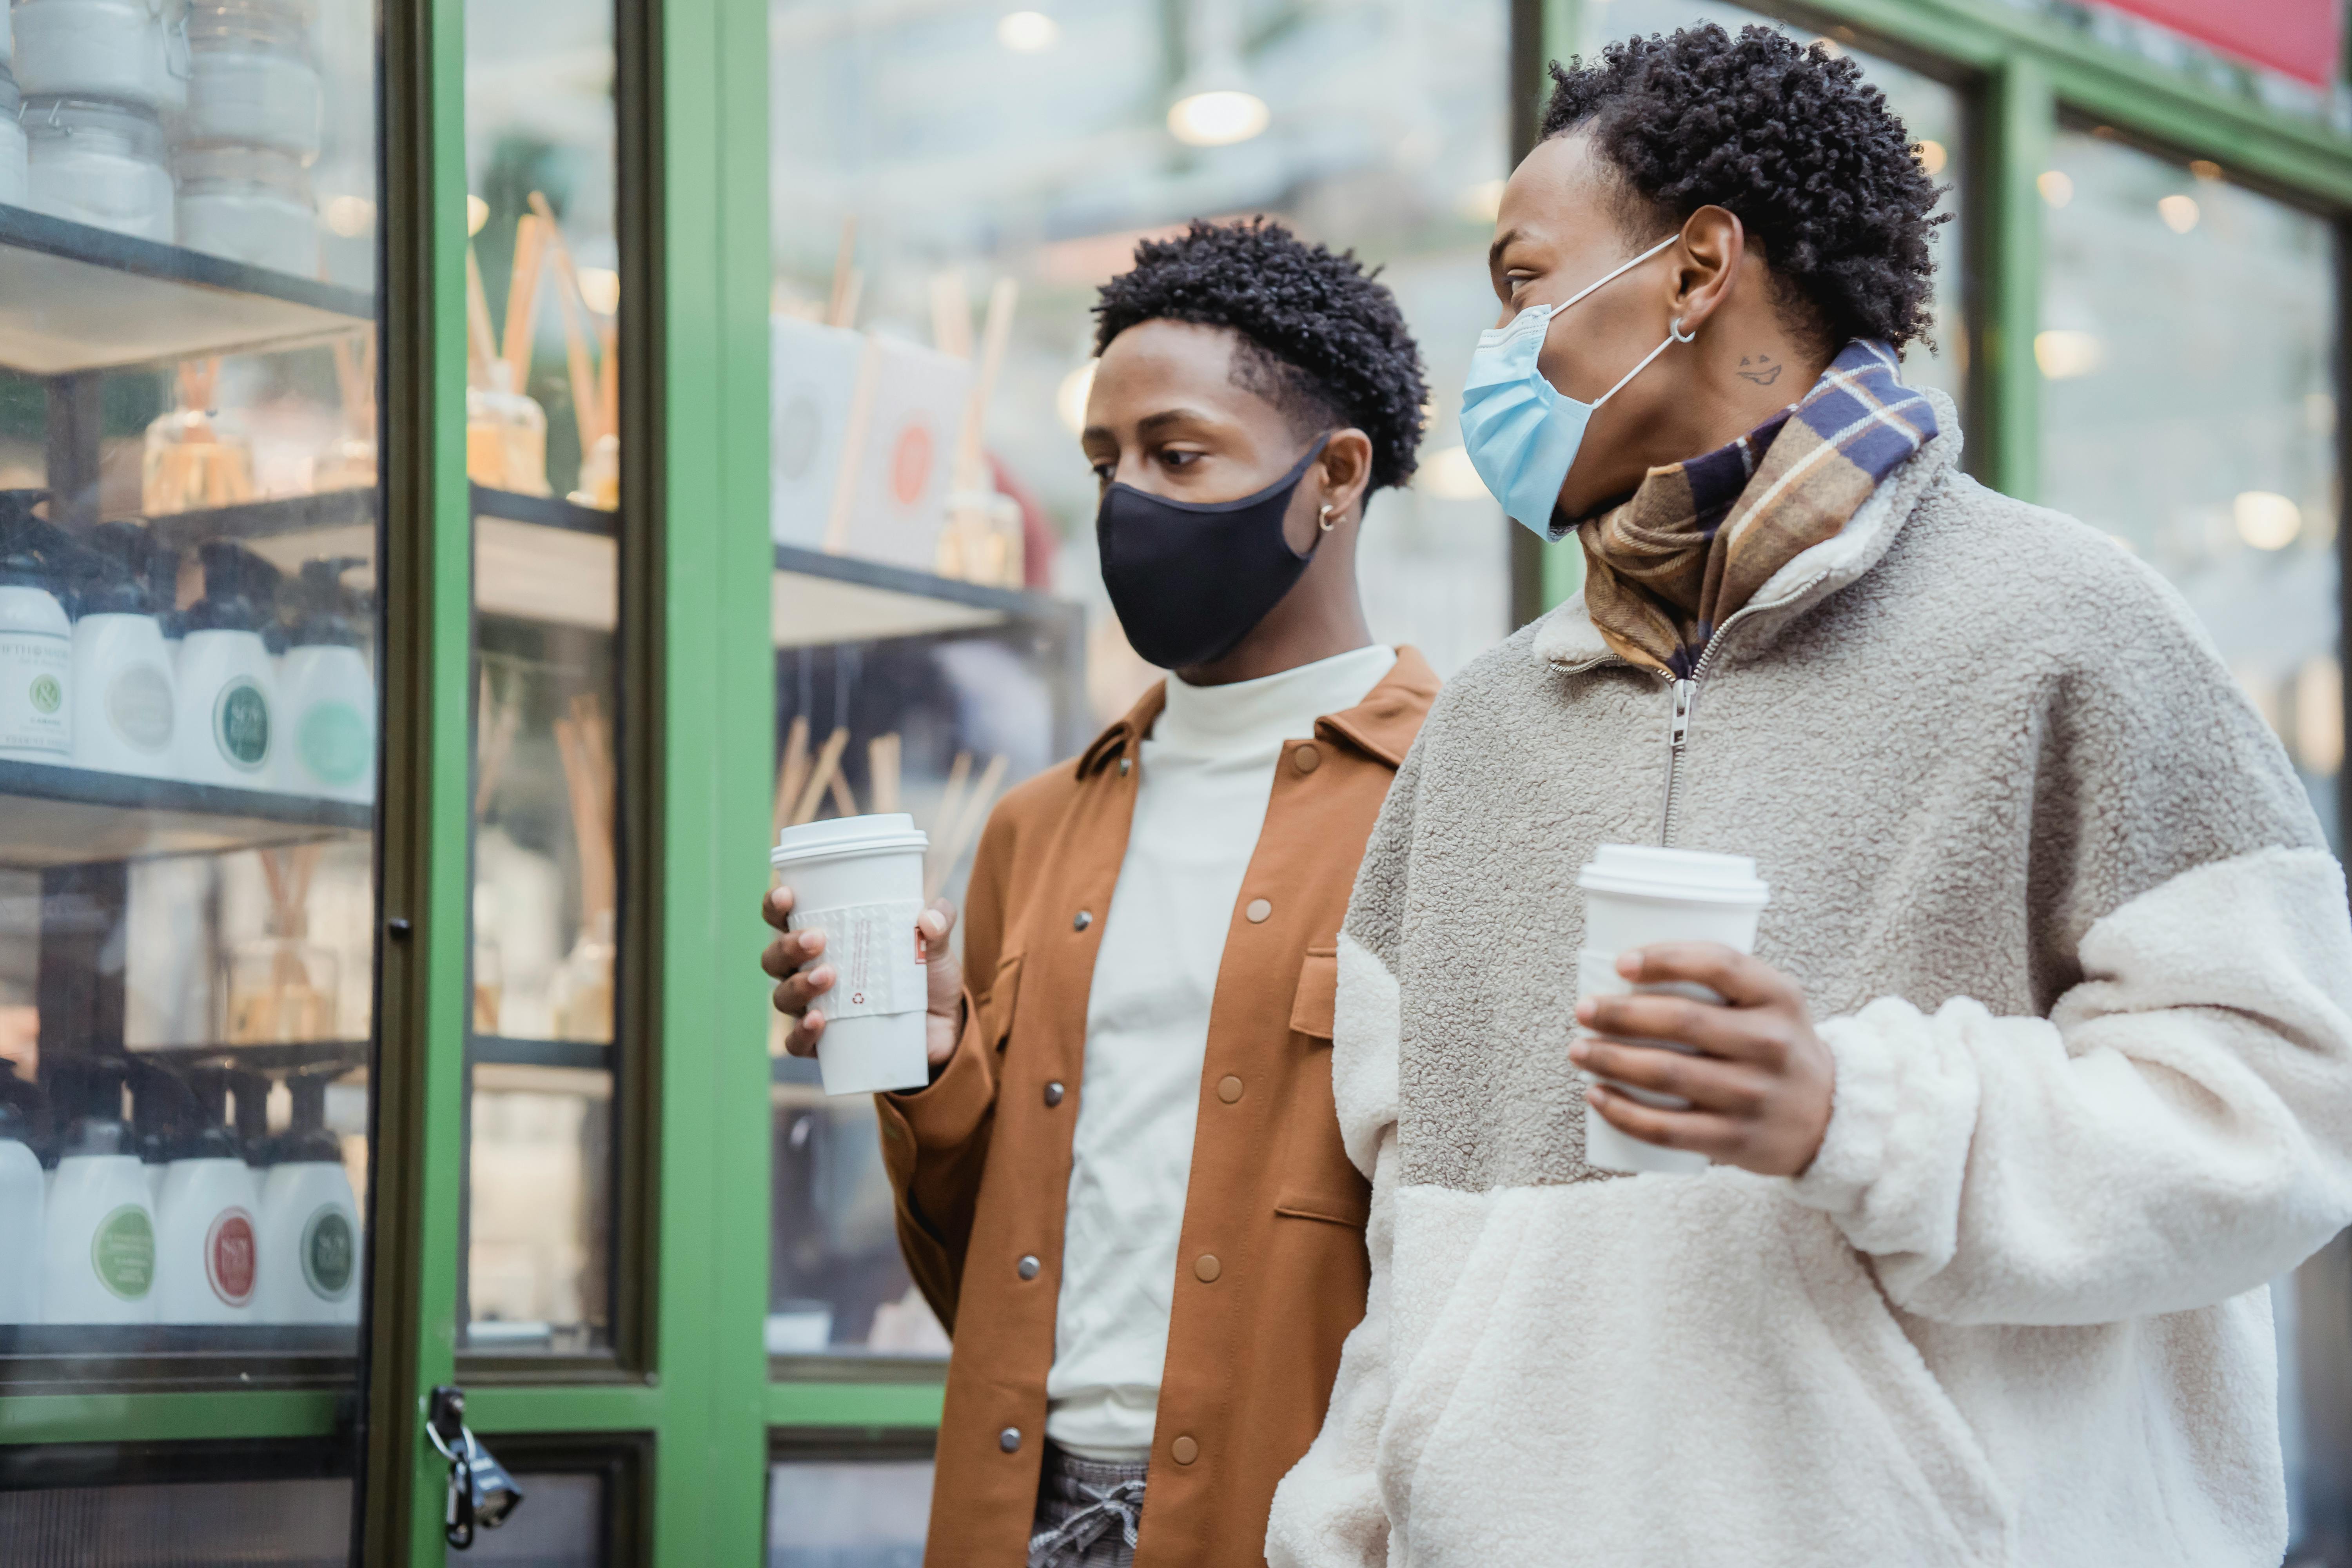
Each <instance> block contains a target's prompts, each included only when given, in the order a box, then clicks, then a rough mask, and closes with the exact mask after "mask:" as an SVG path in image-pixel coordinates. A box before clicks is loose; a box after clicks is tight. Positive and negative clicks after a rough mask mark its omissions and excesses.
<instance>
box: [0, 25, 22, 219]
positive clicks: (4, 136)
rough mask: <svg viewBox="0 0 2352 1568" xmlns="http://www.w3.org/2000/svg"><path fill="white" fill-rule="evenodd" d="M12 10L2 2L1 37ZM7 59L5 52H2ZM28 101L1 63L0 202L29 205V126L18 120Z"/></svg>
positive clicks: (5, 33) (1, 38)
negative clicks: (26, 194)
mask: <svg viewBox="0 0 2352 1568" xmlns="http://www.w3.org/2000/svg"><path fill="white" fill-rule="evenodd" d="M7 19H8V11H7V7H6V6H5V5H0V40H5V38H6V37H8V34H7V30H6V28H7ZM0 58H5V55H0ZM23 108H24V104H23V103H22V102H21V101H20V100H18V99H17V96H16V78H14V77H12V76H10V75H9V74H8V68H7V66H6V65H5V64H0V205H6V206H12V207H21V206H23V205H25V128H24V127H23V126H21V125H19V124H17V123H16V116H17V114H18V112H19V111H20V110H22V109H23Z"/></svg>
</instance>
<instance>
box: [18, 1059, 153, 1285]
mask: <svg viewBox="0 0 2352 1568" xmlns="http://www.w3.org/2000/svg"><path fill="white" fill-rule="evenodd" d="M125 1076H126V1069H125V1065H124V1063H123V1062H122V1061H121V1059H120V1058H103V1057H101V1058H92V1059H87V1060H83V1061H79V1062H74V1063H71V1064H70V1065H68V1066H64V1067H61V1068H58V1077H59V1078H60V1079H65V1080H67V1081H68V1083H70V1085H71V1087H72V1091H73V1092H72V1094H71V1096H70V1099H69V1100H68V1103H69V1104H70V1105H71V1106H72V1108H73V1109H74V1110H77V1111H78V1112H79V1118H78V1120H77V1121H75V1123H74V1124H73V1128H72V1131H70V1132H69V1133H68V1141H67V1143H66V1147H65V1152H64V1155H63V1156H62V1157H61V1158H60V1159H59V1160H58V1170H57V1175H56V1176H55V1178H54V1179H53V1180H52V1181H51V1183H50V1185H49V1196H48V1204H47V1209H46V1211H45V1213H44V1215H43V1223H42V1231H43V1236H42V1246H41V1318H42V1321H44V1322H50V1323H152V1322H153V1321H155V1211H154V1207H153V1205H152V1203H151V1202H150V1201H149V1199H148V1195H147V1172H146V1167H145V1166H144V1165H143V1164H142V1163H141V1161H140V1158H139V1152H138V1150H137V1147H136V1146H135V1145H134V1144H133V1142H132V1141H131V1129H130V1128H129V1127H128V1126H127V1125H125V1123H124V1122H123V1121H122V1083H123V1079H124V1077H125Z"/></svg>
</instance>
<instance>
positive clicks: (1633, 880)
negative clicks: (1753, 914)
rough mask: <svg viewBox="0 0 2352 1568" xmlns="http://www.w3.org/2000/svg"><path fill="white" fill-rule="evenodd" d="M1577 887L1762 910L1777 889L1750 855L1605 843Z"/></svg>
mask: <svg viewBox="0 0 2352 1568" xmlns="http://www.w3.org/2000/svg"><path fill="white" fill-rule="evenodd" d="M1576 885H1577V886H1578V887H1580V888H1582V889H1585V891H1587V892H1591V893H1619V894H1625V895H1630V896H1632V897H1633V898H1642V899H1672V900H1676V901H1677V902H1685V903H1702V904H1752V905H1754V906H1755V907H1757V908H1759V909H1761V908H1762V907H1763V906H1764V905H1765V904H1766V903H1768V902H1769V901H1770V899H1771V896H1772V890H1771V889H1770V888H1769V887H1767V886H1766V885H1765V884H1764V883H1763V882H1762V881H1761V880H1759V879H1758V877H1757V875H1756V862H1755V861H1754V860H1753V859H1751V858H1749V857H1748V856H1745V855H1714V854H1709V853H1707V852H1706V850H1702V849H1661V848H1657V847H1654V846H1648V845H1638V844H1603V845H1601V846H1599V847H1596V848H1595V849H1594V850H1593V851H1592V863H1591V865H1589V866H1587V867H1585V868H1584V869H1583V870H1582V871H1580V872H1579V873H1578V874H1577V878H1576Z"/></svg>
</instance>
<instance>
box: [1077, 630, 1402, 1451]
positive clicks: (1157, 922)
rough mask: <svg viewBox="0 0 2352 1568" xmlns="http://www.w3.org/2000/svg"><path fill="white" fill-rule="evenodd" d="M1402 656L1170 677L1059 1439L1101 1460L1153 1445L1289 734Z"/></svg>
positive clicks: (1104, 1063)
mask: <svg viewBox="0 0 2352 1568" xmlns="http://www.w3.org/2000/svg"><path fill="white" fill-rule="evenodd" d="M1395 663H1396V653H1395V651H1394V650H1393V649H1391V648H1386V647H1377V646H1375V647H1364V648H1358V649H1356V650H1355V651H1354V652H1352V653H1343V654H1341V655H1339V657H1338V658H1327V659H1320V660H1318V661H1317V662H1316V663H1313V664H1304V665H1300V666H1299V667H1298V668H1296V669H1286V670H1284V671H1282V672H1281V673H1280V674H1279V675H1269V676H1266V677H1265V678H1264V679H1258V680H1244V681H1237V682H1235V683H1234V684H1232V685H1230V686H1188V685H1186V684H1185V683H1184V682H1183V681H1181V680H1179V679H1176V678H1175V677H1174V676H1172V675H1171V676H1170V677H1169V678H1168V705H1167V707H1166V708H1164V709H1163V710H1161V711H1160V718H1159V721H1157V722H1156V723H1154V724H1153V726H1152V729H1151V733H1150V735H1149V736H1147V737H1146V738H1145V740H1144V742H1143V748H1142V751H1143V755H1142V776H1141V778H1140V779H1139V781H1138V784H1137V789H1136V796H1135V820H1134V824H1133V826H1131V827H1130V828H1129V833H1128V839H1127V856H1126V858H1125V859H1123V860H1121V861H1120V862H1119V868H1118V886H1117V887H1116V888H1115V889H1113V891H1112V893H1111V902H1110V910H1109V911H1108V913H1107V914H1106V915H1105V916H1104V919H1103V933H1102V945H1101V947H1100V948H1099V949H1097V952H1096V954H1095V973H1094V985H1093V990H1092V991H1091V993H1090V994H1089V995H1088V997H1087V1058H1086V1077H1085V1079H1084V1085H1085V1088H1084V1092H1083V1093H1081V1094H1080V1095H1079V1097H1078V1125H1077V1129H1076V1134H1075V1136H1074V1139H1073V1142H1072V1148H1071V1154H1072V1159H1071V1165H1070V1198H1069V1210H1068V1215H1067V1217H1066V1220H1065V1222H1064V1228H1063V1242H1062V1288H1061V1295H1060V1297H1059V1299H1058V1304H1057V1306H1056V1310H1055V1321H1054V1367H1053V1371H1052V1372H1051V1373H1049V1374H1048V1375H1047V1377H1046V1380H1045V1394H1046V1399H1047V1401H1048V1405H1047V1413H1046V1416H1045V1434H1046V1436H1049V1437H1051V1438H1053V1439H1054V1441H1055V1442H1056V1443H1059V1444H1060V1445H1062V1447H1066V1448H1068V1449H1070V1450H1071V1451H1072V1452H1074V1453H1076V1454H1079V1455H1081V1456H1083V1457H1085V1458H1095V1459H1115V1460H1127V1461H1133V1460H1138V1459H1142V1458H1148V1457H1149V1455H1150V1452H1151V1430H1152V1422H1153V1419H1154V1417H1155V1415H1157V1412H1158V1408H1159V1403H1160V1366H1161V1363H1164V1362H1165V1361H1166V1360H1167V1356H1168V1310H1169V1305H1170V1302H1171V1299H1172V1297H1173V1294H1174V1290H1175V1283H1176V1244H1177V1240H1178V1237H1179V1233H1180V1232H1181V1228H1182V1226H1183V1223H1184V1191H1185V1187H1186V1184H1188V1183H1189V1182H1190V1180H1191V1178H1192V1129H1193V1121H1194V1119H1195V1117H1196V1116H1197V1115H1198V1114H1199V1104H1200V1097H1201V1064H1202V1059H1203V1058H1205V1057H1206V1055H1207V1053H1208V1045H1209V1006H1210V1004H1211V1002H1212V1001H1213V999H1214V997H1215V995H1216V989H1217V968H1218V965H1219V963H1221V962H1222V961H1223V957H1224V951H1225V932H1226V931H1227V929H1228V928H1229V927H1230V926H1231V925H1232V923H1233V919H1234V901H1235V900H1237V899H1238V898H1239V897H1240V896H1241V889H1242V879H1243V877H1244V876H1245V875H1246V874H1247V873H1248V870H1249V863H1250V857H1251V855H1252V854H1253V853H1254V852H1255V850H1256V848H1257V836H1258V830H1259V829H1260V828H1261V827H1263V826H1265V804H1266V801H1267V799H1268V797H1269V796H1270V795H1272V794H1273V792H1274V769H1275V764H1276V762H1278V761H1279V760H1280V759H1281V755H1282V747H1283V742H1286V741H1303V740H1306V739H1308V738H1309V737H1311V736H1312V735H1313V734H1314V732H1315V721H1316V720H1317V719H1318V718H1320V717H1321V716H1323V715H1324V714H1326V713H1336V712H1339V711H1341V710H1345V709H1349V708H1352V707H1354V706H1355V705H1356V704H1357V703H1358V702H1360V701H1361V700H1363V698H1364V695H1365V693H1367V692H1369V691H1370V690H1371V689H1372V688H1373V687H1374V686H1376V685H1378V684H1379V683H1380V681H1381V678H1382V677H1384V676H1386V675H1387V674H1388V672H1389V669H1390V667H1391V666H1392V665H1394V664H1395Z"/></svg>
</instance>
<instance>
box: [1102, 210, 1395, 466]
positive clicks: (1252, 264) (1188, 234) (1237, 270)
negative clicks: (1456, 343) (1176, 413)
mask: <svg viewBox="0 0 2352 1568" xmlns="http://www.w3.org/2000/svg"><path fill="white" fill-rule="evenodd" d="M1379 275H1380V269H1379V268H1372V269H1371V270H1370V271H1369V272H1368V271H1366V270H1365V269H1364V268H1363V265H1362V264H1361V263H1360V262H1359V261H1358V260H1357V259H1356V256H1355V252H1353V251H1343V252H1340V253H1339V254H1338V255H1334V254H1332V253H1331V252H1330V251H1329V250H1327V249H1325V248H1324V247H1322V246H1319V245H1308V244H1307V243H1306V242H1305V241H1304V240H1302V239H1300V238H1299V237H1297V235H1294V234H1292V233H1291V232H1290V231H1289V230H1288V229H1286V228H1285V227H1284V226H1282V225H1280V224H1278V223H1275V222H1272V221H1270V220H1268V219H1265V218H1251V219H1248V220H1247V221H1245V222H1241V223H1205V222H1202V221H1201V220H1200V219H1197V218H1196V219H1194V220H1193V222H1192V226H1191V227H1190V228H1189V229H1187V230H1186V231H1185V232H1184V233H1183V234H1181V235H1179V236H1177V237H1175V238H1173V239H1147V240H1145V241H1143V242H1142V243H1141V244H1139V245H1138V246H1137V247H1135V266H1134V268H1132V269H1131V270H1129V271H1126V272H1122V273H1120V274H1119V275H1118V277H1116V278H1114V279H1111V280H1110V281H1109V282H1108V283H1106V284H1104V285H1103V287H1102V295H1101V298H1100V299H1099V300H1097V301H1096V304H1095V353H1097V354H1099V353H1102V351H1103V350H1105V349H1107V348H1108V347H1109V346H1110V341H1111V340H1112V339H1113V338H1115V337H1117V336H1118V335H1119V333H1121V332H1123V331H1127V329H1128V328H1129V327H1132V326H1134V325H1136V324H1137V323H1139V322H1142V321H1191V322H1193V323H1196V324H1198V325H1201V326H1209V327H1230V328H1231V329H1233V331H1234V332H1235V333H1236V334H1237V335H1238V336H1239V337H1240V339H1241V344H1240V346H1239V347H1238V348H1237V349H1236V351H1235V353H1234V372H1233V374H1234V384H1236V385H1239V386H1243V387H1246V388H1247V389H1248V390H1250V391H1252V392H1255V393H1256V394H1257V395H1259V396H1261V397H1264V398H1265V399H1266V401H1268V402H1269V403H1272V404H1273V405H1275V406H1276V408H1279V409H1280V410H1282V412H1283V415H1284V416H1285V417H1286V419H1287V420H1288V421H1289V422H1290V425H1291V427H1292V429H1293V430H1294V431H1296V432H1297V435H1298V437H1299V438H1300V439H1302V440H1307V439H1311V438H1312V437H1315V436H1318V435H1320V434H1321V433H1322V432H1324V431H1326V430H1330V429H1335V428H1340V427H1344V426H1351V425H1352V426H1355V427H1356V428H1357V429H1359V430H1361V431H1362V432H1363V433H1364V434H1365V435H1367V436H1369V437H1371V441H1372V486H1373V488H1374V489H1378V488H1380V487H1381V486H1383V485H1401V484H1402V483H1404V482H1405V480H1407V479H1411V478H1412V469H1413V451H1414V448H1415V447H1419V446H1420V445H1421V405H1422V403H1423V400H1424V399H1425V398H1426V397H1427V396H1428V388H1427V387H1426V386H1425V385H1424V384H1423V380H1422V372H1421V350H1420V348H1419V347H1418V346H1417V345H1415V343H1414V342H1413V341H1412V333H1411V332H1409V331H1406V330H1405V324H1404V315H1403V313H1402V311H1400V310H1398V309H1397V302H1396V297H1395V296H1394V295H1392V294H1391V293H1390V292H1389V291H1388V289H1387V287H1386V286H1385V285H1383V284H1381V283H1380V282H1378V281H1377V280H1376V279H1378V278H1379Z"/></svg>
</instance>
